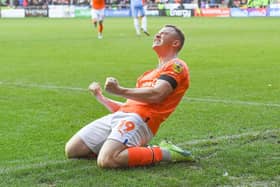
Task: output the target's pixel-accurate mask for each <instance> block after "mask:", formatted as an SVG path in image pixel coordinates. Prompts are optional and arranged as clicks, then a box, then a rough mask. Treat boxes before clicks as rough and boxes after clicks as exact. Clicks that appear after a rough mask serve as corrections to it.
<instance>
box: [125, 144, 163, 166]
mask: <svg viewBox="0 0 280 187" xmlns="http://www.w3.org/2000/svg"><path fill="white" fill-rule="evenodd" d="M127 151H128V166H129V167H134V166H146V165H152V164H154V163H158V162H160V161H161V160H162V152H161V150H160V148H159V147H151V148H150V147H149V148H148V147H130V148H128V149H127Z"/></svg>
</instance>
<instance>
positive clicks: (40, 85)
mask: <svg viewBox="0 0 280 187" xmlns="http://www.w3.org/2000/svg"><path fill="white" fill-rule="evenodd" d="M1 85H4V86H5V85H6V86H12V87H17V86H18V87H24V88H25V87H27V88H30V87H31V88H41V89H50V90H66V91H79V92H86V91H88V89H85V88H78V87H70V86H56V85H43V84H34V83H33V84H25V83H20V82H14V83H12V82H5V81H0V86H1ZM184 100H188V101H190V102H204V103H223V104H235V105H246V106H267V107H280V104H278V103H260V102H250V101H238V100H225V99H209V98H195V97H184Z"/></svg>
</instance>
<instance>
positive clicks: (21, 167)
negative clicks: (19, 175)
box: [0, 160, 69, 174]
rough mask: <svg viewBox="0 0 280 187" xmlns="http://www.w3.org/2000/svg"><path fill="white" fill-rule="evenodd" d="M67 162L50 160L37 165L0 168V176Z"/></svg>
mask: <svg viewBox="0 0 280 187" xmlns="http://www.w3.org/2000/svg"><path fill="white" fill-rule="evenodd" d="M31 161H32V160H31ZM67 162H69V160H51V161H47V162H38V163H34V164H24V165H19V166H16V167H7V168H0V174H5V173H10V172H14V171H18V170H25V169H35V168H41V167H45V166H50V165H55V164H63V163H67Z"/></svg>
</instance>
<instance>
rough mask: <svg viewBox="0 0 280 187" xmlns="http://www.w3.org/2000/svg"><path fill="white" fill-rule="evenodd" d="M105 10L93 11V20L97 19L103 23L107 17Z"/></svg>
mask: <svg viewBox="0 0 280 187" xmlns="http://www.w3.org/2000/svg"><path fill="white" fill-rule="evenodd" d="M104 12H105V8H103V9H98V10H97V9H91V18H92V19H95V20H96V21H103V19H104V16H105V13H104Z"/></svg>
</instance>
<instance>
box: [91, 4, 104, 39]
mask: <svg viewBox="0 0 280 187" xmlns="http://www.w3.org/2000/svg"><path fill="white" fill-rule="evenodd" d="M91 6H92V10H91V17H92V22H93V25H94V27H95V28H96V27H97V26H98V39H102V38H103V35H102V32H103V20H104V11H105V0H92V2H91Z"/></svg>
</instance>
